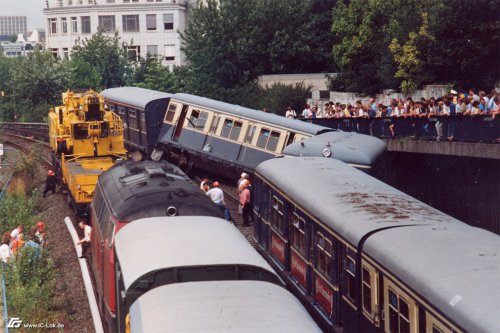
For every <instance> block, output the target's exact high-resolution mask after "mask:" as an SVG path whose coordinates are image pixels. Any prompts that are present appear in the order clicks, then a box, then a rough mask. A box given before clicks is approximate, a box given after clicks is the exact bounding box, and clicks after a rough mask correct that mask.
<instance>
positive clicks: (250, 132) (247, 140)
mask: <svg viewBox="0 0 500 333" xmlns="http://www.w3.org/2000/svg"><path fill="white" fill-rule="evenodd" d="M256 129H257V126H256V125H255V123H253V122H248V124H247V130H246V133H245V137H244V138H243V144H242V145H241V149H240V153H239V155H238V161H240V162H243V161H244V160H245V156H246V153H247V151H248V150H249V149H252V148H251V145H252V141H253V137H254V135H255V131H256Z"/></svg>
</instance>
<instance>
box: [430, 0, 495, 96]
mask: <svg viewBox="0 0 500 333" xmlns="http://www.w3.org/2000/svg"><path fill="white" fill-rule="evenodd" d="M499 8H500V1H498V0H443V6H442V7H441V8H440V10H439V11H437V12H436V16H437V18H438V20H437V24H436V26H435V29H434V32H433V34H434V35H435V37H436V46H435V47H434V48H432V49H431V50H430V51H431V52H430V55H429V64H428V66H427V72H432V73H435V76H436V81H437V82H441V83H455V84H456V85H457V86H459V87H463V88H464V89H465V88H469V87H477V88H482V89H488V90H489V89H491V88H492V87H493V86H494V84H495V82H496V81H498V78H499V76H500V61H499V60H498V59H500V47H499V45H500V19H499V18H500V13H499Z"/></svg>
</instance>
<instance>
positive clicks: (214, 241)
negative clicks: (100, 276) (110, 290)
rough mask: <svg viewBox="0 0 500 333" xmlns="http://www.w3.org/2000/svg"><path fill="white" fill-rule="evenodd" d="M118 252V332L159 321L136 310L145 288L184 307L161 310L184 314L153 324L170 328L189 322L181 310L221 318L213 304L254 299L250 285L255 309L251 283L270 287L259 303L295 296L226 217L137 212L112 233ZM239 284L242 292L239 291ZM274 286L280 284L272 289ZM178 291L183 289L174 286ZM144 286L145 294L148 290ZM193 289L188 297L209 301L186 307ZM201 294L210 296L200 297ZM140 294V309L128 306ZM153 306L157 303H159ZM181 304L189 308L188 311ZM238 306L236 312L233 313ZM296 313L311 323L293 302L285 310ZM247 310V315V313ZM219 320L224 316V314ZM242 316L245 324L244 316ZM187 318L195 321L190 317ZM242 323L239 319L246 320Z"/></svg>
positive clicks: (145, 298) (170, 304) (167, 305)
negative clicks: (150, 215)
mask: <svg viewBox="0 0 500 333" xmlns="http://www.w3.org/2000/svg"><path fill="white" fill-rule="evenodd" d="M115 253H116V262H115V270H116V272H115V276H116V284H117V288H116V304H117V312H116V313H117V315H116V318H117V319H116V321H117V331H118V332H120V333H121V332H125V331H126V330H127V325H130V326H129V327H132V328H134V327H136V328H137V330H135V329H132V330H131V331H132V332H142V331H141V329H139V328H140V327H143V328H144V329H146V328H149V327H151V326H152V325H153V323H151V322H149V321H150V320H157V321H158V322H162V321H163V319H162V318H161V317H160V318H156V319H153V317H151V316H150V315H151V314H144V316H145V317H142V315H141V314H138V313H141V311H142V310H140V307H141V305H139V304H142V306H149V305H147V304H151V303H149V299H150V298H149V297H151V296H148V295H156V293H157V292H158V293H159V295H164V296H167V295H171V296H172V298H168V299H163V296H162V297H160V299H163V303H162V304H161V307H163V308H164V309H165V310H169V311H170V310H171V311H179V310H182V311H180V312H168V313H164V314H163V315H162V316H165V317H166V318H169V317H179V318H184V319H182V320H180V321H179V322H177V323H176V321H174V322H172V323H170V325H167V326H166V327H161V326H158V329H159V332H160V331H161V332H170V331H171V332H174V331H176V329H175V327H182V325H187V323H186V322H185V321H186V320H187V318H188V317H184V316H189V315H191V316H192V317H194V318H204V317H206V316H209V315H211V314H213V315H214V316H216V317H217V316H219V317H220V315H221V312H217V313H214V309H215V308H211V307H212V306H213V307H216V306H219V309H223V306H224V304H226V305H228V306H229V305H230V304H233V303H234V302H236V301H237V299H238V298H240V299H239V302H241V303H242V304H243V303H245V302H246V301H252V298H251V297H250V296H249V293H253V292H256V294H255V295H254V299H253V301H252V302H253V303H249V309H248V310H249V311H254V312H255V311H258V310H257V309H256V308H255V307H257V304H256V303H257V302H258V301H259V300H257V299H256V298H259V297H257V295H258V293H257V291H256V289H259V288H261V291H260V293H263V294H267V293H266V292H264V291H265V290H268V292H269V294H268V297H267V298H266V297H263V298H262V299H260V302H261V306H262V307H263V308H265V307H268V308H269V307H274V306H281V304H280V303H276V302H277V301H280V300H284V299H288V300H289V301H290V300H292V299H293V296H291V294H290V295H289V296H283V295H282V294H283V293H284V292H285V290H284V289H283V281H282V280H281V278H280V277H279V276H278V275H277V274H276V272H275V271H274V270H273V269H272V268H271V266H270V265H269V264H268V263H267V262H266V261H265V260H264V258H262V257H261V256H260V255H259V253H258V252H257V251H255V249H254V248H252V246H251V245H250V244H249V243H248V242H247V241H246V239H245V238H244V237H243V235H241V233H240V232H239V231H238V230H237V229H236V228H235V227H234V226H233V225H232V224H230V223H228V222H227V221H225V220H223V219H219V218H214V217H206V216H186V217H156V218H145V219H139V220H136V221H133V222H131V223H129V224H128V225H126V226H125V227H123V228H122V229H121V230H120V231H119V232H118V233H117V234H116V238H115ZM208 282H215V283H208ZM231 282H232V283H231ZM257 282H258V283H257ZM204 285H206V286H204ZM161 286H166V287H165V288H163V289H161V290H158V291H157V290H156V288H159V287H161ZM271 286H272V287H271ZM190 288H193V289H192V291H188V290H191V289H190ZM239 288H241V291H238V290H237V289H239ZM276 288H278V289H280V291H277V289H276ZM244 290H246V292H244ZM176 291H177V292H176ZM179 291H182V292H181V293H179ZM146 293H148V295H145V294H146ZM193 294H196V296H193V297H195V299H196V303H198V301H199V302H200V304H202V303H203V302H208V303H207V305H209V307H208V308H205V307H203V308H200V307H197V308H192V309H186V308H184V305H186V304H189V303H190V302H191V303H192V302H193V300H195V299H191V300H190V299H189V298H187V299H185V298H183V297H186V296H188V295H193ZM217 294H218V296H217ZM209 295H210V296H209ZM272 295H274V296H272ZM280 295H281V296H280ZM205 296H207V299H205V301H202V299H204V298H205ZM152 297H153V298H154V299H156V300H155V302H158V301H159V300H158V299H157V297H158V296H152ZM213 297H215V298H217V297H218V299H217V300H214V302H213V303H210V298H213ZM137 301H138V302H139V303H137V304H138V305H137V306H138V307H139V308H137V307H136V308H134V309H133V310H131V306H132V304H134V302H137ZM218 302H219V303H218ZM265 302H269V303H268V304H266V303H265ZM158 306H159V307H160V305H158ZM221 306H222V308H221ZM240 306H241V304H240ZM284 306H286V305H284ZM300 308H302V306H300ZM176 309H177V310H176ZM138 311H139V312H138ZM184 311H192V312H191V314H189V313H188V312H184ZM238 311H239V310H238ZM238 311H236V312H237V313H238ZM277 311H278V312H279V311H280V310H277ZM297 313H298V314H299V315H300V316H299V317H300V318H304V317H306V319H307V320H306V324H305V325H306V327H313V326H310V325H311V324H310V323H311V322H312V319H311V318H310V317H309V316H306V315H305V313H306V311H305V309H303V308H302V310H300V309H298V308H297V305H295V306H294V307H293V310H290V312H289V313H288V317H291V316H293V315H294V314H297ZM281 314H283V313H281ZM255 315H256V314H255ZM239 316H240V317H241V316H243V314H239ZM249 316H252V315H251V314H249ZM270 317H271V316H269V314H268V316H267V317H262V318H261V320H262V323H261V325H263V326H262V327H266V323H267V324H269V325H271V326H272V325H276V321H275V320H274V319H272V318H270ZM212 319H213V323H216V322H217V320H218V319H217V318H212ZM219 319H220V320H222V318H219ZM233 319H234V321H233V323H235V324H236V323H238V322H239V319H238V316H237V317H235V318H233ZM240 319H241V318H240ZM194 320H196V319H194ZM207 320H208V319H207ZM226 320H229V318H226V319H224V320H222V321H221V322H219V324H221V323H223V322H225V321H226ZM188 321H189V320H188ZM284 321H285V319H283V318H282V320H281V322H282V323H284ZM245 322H246V324H245V325H247V324H248V320H246V321H245ZM190 324H191V325H195V326H196V323H195V322H191V323H190ZM241 324H242V325H243V323H241ZM175 325H180V326H175ZM224 325H225V324H224ZM308 325H309V326H308ZM143 331H144V332H154V331H149V329H146V330H143ZM232 331H233V332H237V331H238V330H237V328H233V330H232ZM257 331H259V330H257ZM262 332H270V330H262Z"/></svg>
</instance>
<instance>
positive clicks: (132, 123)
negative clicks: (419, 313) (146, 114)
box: [128, 109, 139, 129]
mask: <svg viewBox="0 0 500 333" xmlns="http://www.w3.org/2000/svg"><path fill="white" fill-rule="evenodd" d="M128 118H129V121H128V126H129V127H130V128H135V129H139V121H138V119H137V112H136V111H135V110H130V109H129V110H128Z"/></svg>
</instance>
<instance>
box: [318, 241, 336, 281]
mask: <svg viewBox="0 0 500 333" xmlns="http://www.w3.org/2000/svg"><path fill="white" fill-rule="evenodd" d="M315 245H316V248H317V251H318V252H317V256H316V268H317V269H318V271H320V272H321V273H322V274H323V275H324V276H325V277H326V278H327V279H329V280H331V279H332V270H333V246H332V242H331V241H330V240H329V239H326V238H325V236H323V234H322V233H321V232H318V233H316V239H315Z"/></svg>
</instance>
